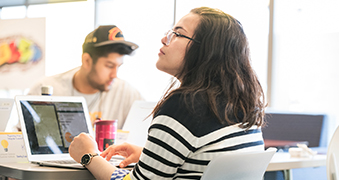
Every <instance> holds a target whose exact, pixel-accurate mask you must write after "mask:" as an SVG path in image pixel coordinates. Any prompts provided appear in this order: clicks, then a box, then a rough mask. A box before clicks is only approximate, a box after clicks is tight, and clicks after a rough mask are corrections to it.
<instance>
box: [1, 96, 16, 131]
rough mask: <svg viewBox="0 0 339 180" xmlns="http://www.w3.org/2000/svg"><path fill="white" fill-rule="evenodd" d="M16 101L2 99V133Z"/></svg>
mask: <svg viewBox="0 0 339 180" xmlns="http://www.w3.org/2000/svg"><path fill="white" fill-rule="evenodd" d="M13 104H14V99H10V98H0V132H4V131H5V129H6V127H7V123H8V120H9V118H10V116H11V112H12V108H13Z"/></svg>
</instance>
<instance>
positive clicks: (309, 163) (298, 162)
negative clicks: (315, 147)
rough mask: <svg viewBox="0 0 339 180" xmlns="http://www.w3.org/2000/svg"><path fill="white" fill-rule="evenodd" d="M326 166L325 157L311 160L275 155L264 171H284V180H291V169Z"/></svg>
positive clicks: (321, 156)
mask: <svg viewBox="0 0 339 180" xmlns="http://www.w3.org/2000/svg"><path fill="white" fill-rule="evenodd" d="M320 166H326V155H316V156H314V157H312V158H291V157H290V154H289V153H275V154H274V156H273V158H272V160H271V162H270V164H269V165H268V167H267V169H266V171H284V177H285V179H286V180H292V169H296V168H309V167H320Z"/></svg>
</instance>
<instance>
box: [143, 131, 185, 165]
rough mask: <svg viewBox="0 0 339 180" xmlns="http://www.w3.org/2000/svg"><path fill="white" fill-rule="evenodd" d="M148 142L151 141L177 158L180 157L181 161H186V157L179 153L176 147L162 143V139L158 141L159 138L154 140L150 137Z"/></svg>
mask: <svg viewBox="0 0 339 180" xmlns="http://www.w3.org/2000/svg"><path fill="white" fill-rule="evenodd" d="M147 140H148V141H150V142H153V143H154V144H157V145H159V146H161V147H163V148H164V149H166V150H167V151H169V152H171V153H173V154H175V155H176V156H178V157H180V158H181V159H185V156H184V155H182V154H181V153H180V152H179V151H177V150H176V149H175V147H172V146H170V145H168V144H167V143H165V142H164V141H162V140H160V139H157V138H154V137H152V136H148V138H147Z"/></svg>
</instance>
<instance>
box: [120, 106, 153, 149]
mask: <svg viewBox="0 0 339 180" xmlns="http://www.w3.org/2000/svg"><path fill="white" fill-rule="evenodd" d="M156 104H157V103H156V102H150V101H135V102H134V103H133V105H132V107H131V109H130V111H129V112H128V115H127V118H126V121H125V123H124V125H123V127H122V130H124V131H129V134H128V137H127V140H126V142H128V143H130V144H134V145H137V146H141V147H144V146H145V143H146V141H147V136H148V128H149V126H150V124H151V122H152V119H153V116H149V115H150V114H151V113H152V111H153V109H154V107H155V105H156Z"/></svg>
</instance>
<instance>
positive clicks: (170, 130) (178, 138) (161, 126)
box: [150, 124, 195, 150]
mask: <svg viewBox="0 0 339 180" xmlns="http://www.w3.org/2000/svg"><path fill="white" fill-rule="evenodd" d="M152 128H154V129H160V130H162V131H165V132H167V133H169V134H170V135H171V136H173V137H174V138H176V139H177V140H178V141H180V142H181V143H182V144H183V145H184V146H186V148H187V149H190V150H194V149H195V148H194V147H193V146H191V144H190V143H188V142H187V141H186V140H185V139H184V138H183V137H182V136H181V135H180V134H179V133H177V132H175V131H174V130H172V129H170V128H168V127H167V126H164V125H161V124H153V125H152V126H151V127H150V129H152Z"/></svg>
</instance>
